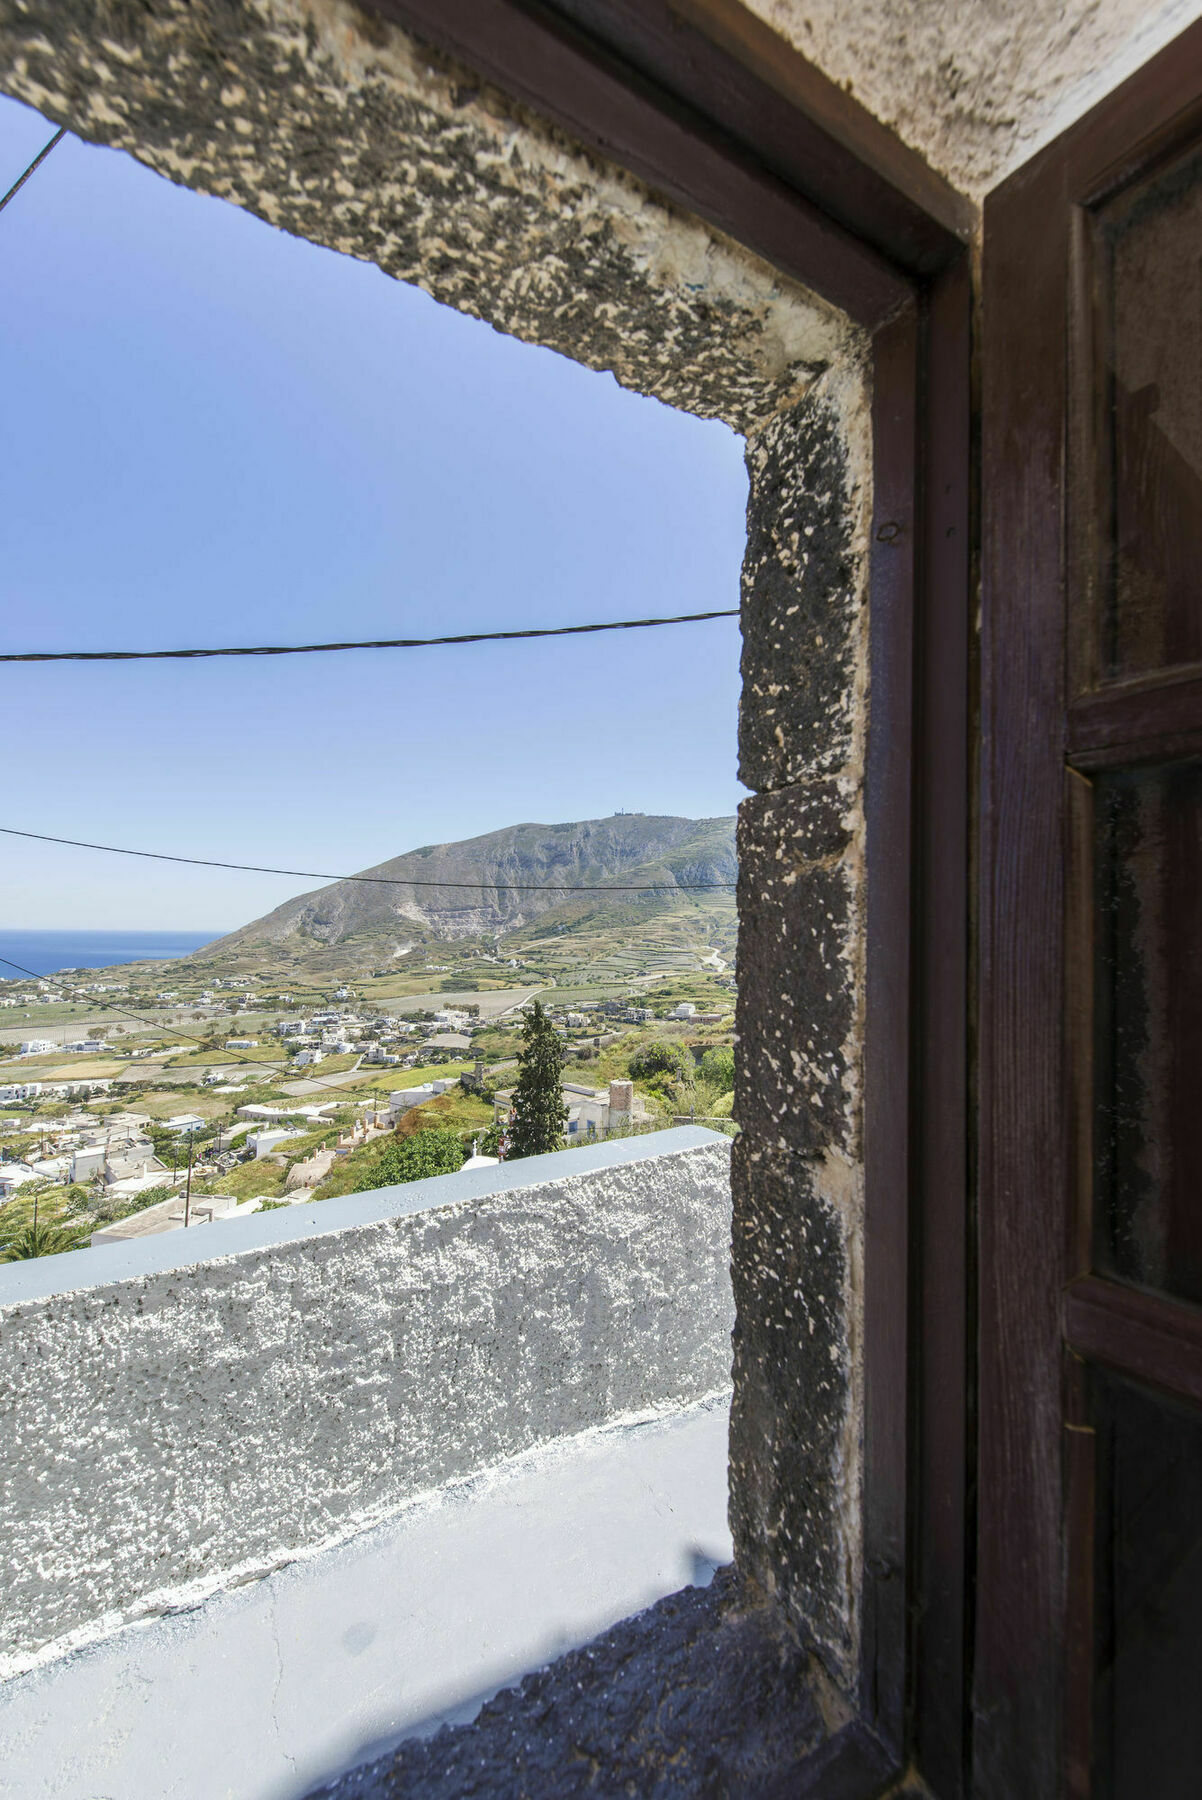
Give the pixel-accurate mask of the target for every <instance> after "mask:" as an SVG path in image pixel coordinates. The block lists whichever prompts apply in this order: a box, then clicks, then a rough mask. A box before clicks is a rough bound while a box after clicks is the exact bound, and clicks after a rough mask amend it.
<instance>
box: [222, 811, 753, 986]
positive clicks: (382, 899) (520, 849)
mask: <svg viewBox="0 0 1202 1800" xmlns="http://www.w3.org/2000/svg"><path fill="white" fill-rule="evenodd" d="M734 825H735V822H734V820H733V819H679V818H664V817H658V816H656V815H647V814H645V813H630V814H616V815H615V816H614V817H613V818H609V819H586V820H583V821H582V822H580V823H577V824H561V825H512V826H509V827H507V828H506V829H505V830H503V831H490V832H488V833H487V834H486V835H485V836H483V837H478V838H469V839H467V840H466V841H464V842H462V843H454V844H427V845H425V846H424V847H423V848H422V849H420V850H410V851H408V852H407V853H406V854H405V855H403V856H394V857H392V858H390V860H389V861H388V862H383V863H377V864H376V865H375V866H374V867H373V868H370V869H364V870H363V871H362V873H361V874H360V875H358V876H357V877H356V878H355V879H354V880H353V881H336V882H332V883H331V885H330V886H329V887H324V888H319V889H317V890H316V892H314V893H311V894H301V895H298V897H297V898H296V899H295V900H286V901H285V902H284V904H283V906H277V907H276V909H275V911H274V912H271V913H268V914H267V915H266V917H264V918H262V919H255V920H254V921H253V922H252V923H251V924H249V925H243V926H242V927H241V929H240V930H238V931H235V932H231V933H230V935H229V936H228V937H224V938H219V939H218V940H217V942H216V943H215V944H206V945H205V946H204V947H203V948H202V949H201V950H198V951H196V952H195V955H196V956H198V957H202V958H204V959H205V960H208V959H210V958H212V957H214V956H217V957H220V956H221V955H222V954H223V953H225V952H227V951H232V950H236V949H241V948H243V947H245V946H248V945H253V944H260V943H270V944H279V943H285V942H287V941H288V940H289V939H291V938H294V937H298V936H300V937H305V938H310V939H315V940H316V941H317V942H319V943H322V944H340V943H343V942H345V940H346V939H348V938H351V937H355V936H357V935H359V934H360V933H363V932H372V933H376V934H378V933H380V932H383V933H385V934H387V933H388V932H391V933H393V934H394V941H395V942H396V943H404V942H406V941H408V940H409V939H410V938H411V937H412V933H413V930H414V928H416V929H417V930H418V931H420V932H422V933H428V934H429V935H430V936H431V937H434V938H442V939H450V938H463V937H475V936H476V935H478V934H480V933H488V932H494V931H512V930H514V929H515V928H516V927H518V926H521V925H525V924H528V923H529V922H530V921H531V920H532V919H538V918H541V917H543V915H544V914H547V913H550V912H552V911H554V910H555V909H556V908H558V907H560V906H561V905H562V904H563V903H564V901H565V900H568V899H569V898H570V896H569V895H568V893H567V891H566V890H567V889H568V888H569V887H572V886H577V887H578V886H582V885H588V886H598V885H599V886H606V885H610V886H614V885H616V884H625V885H634V886H646V887H661V888H665V889H671V888H672V887H674V886H675V885H676V884H677V883H692V882H701V883H704V882H728V883H733V881H734V878H735V836H734ZM377 878H378V883H379V885H376V882H377ZM415 881H416V882H418V883H420V884H421V885H419V886H413V885H411V883H413V882H415ZM440 882H445V883H446V884H447V885H446V886H445V887H441V886H438V885H437V884H438V883H440ZM557 883H559V884H562V885H560V886H557V885H556V884H557ZM731 892H732V895H733V888H732V889H731ZM604 897H605V896H604V895H601V896H599V898H600V899H604ZM614 898H615V899H623V898H625V896H623V895H621V894H619V893H615V895H614ZM655 898H656V899H659V900H661V901H667V902H670V900H671V894H670V893H668V894H666V895H663V896H655ZM382 953H383V954H384V955H391V953H392V945H391V944H389V945H388V946H386V947H385V948H384V950H383V952H382Z"/></svg>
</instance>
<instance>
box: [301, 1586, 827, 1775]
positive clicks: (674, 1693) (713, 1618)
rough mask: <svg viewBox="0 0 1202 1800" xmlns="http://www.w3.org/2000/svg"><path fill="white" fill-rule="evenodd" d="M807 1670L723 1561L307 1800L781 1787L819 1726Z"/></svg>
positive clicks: (816, 1738)
mask: <svg viewBox="0 0 1202 1800" xmlns="http://www.w3.org/2000/svg"><path fill="white" fill-rule="evenodd" d="M809 1675H810V1669H809V1666H808V1659H807V1658H806V1656H805V1654H804V1652H803V1651H802V1650H801V1649H800V1647H799V1646H798V1644H797V1642H796V1640H795V1639H794V1638H792V1637H790V1635H789V1634H788V1633H787V1632H786V1631H785V1630H783V1629H782V1626H781V1623H780V1619H779V1615H777V1614H775V1613H773V1612H772V1611H770V1610H769V1609H767V1608H764V1607H755V1606H751V1607H748V1606H747V1604H746V1601H745V1599H744V1598H743V1597H742V1596H741V1595H740V1591H739V1587H738V1583H737V1581H736V1579H735V1577H734V1575H733V1572H732V1571H730V1570H722V1571H720V1572H719V1573H718V1575H717V1576H716V1577H715V1578H714V1581H713V1583H712V1585H711V1586H710V1587H708V1588H685V1589H684V1590H683V1592H681V1593H679V1594H672V1595H670V1596H669V1597H668V1598H667V1599H666V1600H661V1601H660V1602H659V1604H658V1605H657V1606H653V1607H651V1608H649V1609H648V1611H647V1612H645V1613H641V1614H640V1615H639V1616H638V1617H637V1618H634V1619H627V1620H624V1621H623V1623H622V1624H621V1625H616V1626H615V1627H614V1629H613V1630H612V1631H607V1632H605V1633H604V1635H603V1636H601V1637H599V1638H596V1639H594V1641H593V1642H592V1643H591V1644H589V1645H587V1646H586V1647H585V1648H584V1649H583V1650H573V1651H571V1652H570V1653H569V1654H568V1655H567V1656H564V1657H561V1658H560V1659H559V1661H558V1662H556V1663H554V1664H552V1666H551V1667H550V1668H547V1669H541V1670H540V1671H539V1672H538V1673H537V1674H535V1675H528V1676H527V1677H526V1679H525V1681H523V1682H522V1684H521V1686H520V1687H519V1688H517V1689H510V1690H508V1691H507V1692H505V1693H503V1694H498V1695H497V1697H496V1699H495V1700H490V1701H488V1702H487V1704H486V1705H485V1706H484V1708H483V1710H482V1711H481V1713H480V1715H479V1717H478V1718H477V1719H476V1720H475V1721H474V1722H473V1723H472V1724H471V1725H465V1726H459V1727H454V1728H452V1727H444V1728H443V1729H442V1730H441V1731H440V1732H439V1733H438V1734H437V1735H436V1736H435V1737H433V1738H428V1739H424V1740H420V1741H417V1742H414V1743H410V1744H407V1745H405V1746H403V1747H402V1749H401V1750H400V1751H399V1752H397V1753H396V1754H395V1755H392V1756H387V1757H384V1758H382V1759H381V1760H380V1761H379V1762H375V1763H369V1764H366V1765H365V1766H364V1767H363V1768H361V1769H357V1770H355V1771H354V1772H353V1773H352V1774H350V1775H346V1776H344V1777H343V1778H342V1780H341V1781H336V1782H333V1783H332V1784H330V1785H329V1786H327V1787H323V1788H321V1789H320V1790H319V1791H318V1793H316V1794H314V1795H312V1796H310V1800H471V1797H478V1800H485V1796H487V1800H573V1797H574V1796H577V1795H579V1796H584V1795H594V1796H595V1795H598V1794H624V1795H631V1796H636V1795H648V1796H650V1795H655V1796H656V1800H670V1797H671V1796H677V1795H679V1796H682V1797H683V1796H685V1795H698V1794H708V1795H713V1796H715V1800H716V1797H717V1796H718V1795H722V1796H726V1797H728V1800H735V1797H738V1796H747V1797H748V1800H750V1796H752V1795H757V1796H764V1795H767V1794H781V1795H784V1794H786V1793H788V1792H790V1791H792V1790H791V1787H790V1785H789V1782H790V1775H791V1774H793V1775H794V1776H795V1772H796V1770H797V1768H798V1766H799V1765H800V1764H801V1763H802V1761H803V1760H804V1759H805V1758H806V1757H807V1756H808V1755H809V1753H811V1752H812V1751H813V1749H814V1748H815V1746H816V1745H817V1744H818V1743H819V1742H820V1741H821V1739H822V1738H823V1736H824V1728H825V1722H824V1720H823V1718H822V1715H821V1713H820V1711H819V1709H818V1707H817V1705H816V1704H815V1702H814V1700H813V1699H812V1698H811V1697H810V1695H809V1693H808V1692H807V1678H808V1676H809ZM782 1691H783V1692H787V1693H790V1694H792V1695H794V1696H795V1700H796V1703H795V1705H793V1706H790V1707H782V1705H781V1703H780V1696H781V1693H782Z"/></svg>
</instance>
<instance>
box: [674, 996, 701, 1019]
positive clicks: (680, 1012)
mask: <svg viewBox="0 0 1202 1800" xmlns="http://www.w3.org/2000/svg"><path fill="white" fill-rule="evenodd" d="M696 1011H697V1008H696V1007H695V1006H694V1005H693V1002H692V1001H691V1000H682V1001H681V1003H680V1005H679V1006H674V1007H673V1008H672V1017H673V1018H674V1019H691V1018H692V1016H693V1014H694V1013H695V1012H696Z"/></svg>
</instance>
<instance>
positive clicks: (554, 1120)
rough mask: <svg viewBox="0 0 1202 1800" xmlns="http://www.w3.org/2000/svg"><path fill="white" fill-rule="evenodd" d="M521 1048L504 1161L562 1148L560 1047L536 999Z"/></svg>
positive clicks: (563, 1111)
mask: <svg viewBox="0 0 1202 1800" xmlns="http://www.w3.org/2000/svg"><path fill="white" fill-rule="evenodd" d="M525 1036H526V1041H525V1047H524V1049H522V1050H521V1051H520V1052H519V1054H518V1066H519V1071H520V1072H519V1074H518V1079H517V1085H516V1087H515V1088H514V1090H513V1114H512V1118H511V1120H510V1124H509V1130H508V1138H509V1148H508V1150H507V1152H506V1161H514V1160H515V1159H516V1158H518V1157H522V1156H545V1155H547V1154H548V1152H550V1151H552V1150H560V1149H562V1148H563V1126H564V1120H565V1119H566V1118H567V1116H568V1109H567V1107H566V1106H565V1105H564V1104H563V1094H562V1092H561V1088H560V1084H561V1082H562V1080H563V1049H562V1046H561V1045H560V1042H559V1039H558V1037H557V1036H556V1034H555V1029H554V1027H553V1026H552V1024H551V1021H550V1020H549V1019H548V1017H547V1015H546V1013H545V1012H544V1011H543V1008H542V1005H541V1003H540V1002H539V1001H537V1000H536V1001H535V1002H534V1005H533V1006H532V1007H531V1009H530V1013H529V1015H528V1021H527V1025H526V1034H525Z"/></svg>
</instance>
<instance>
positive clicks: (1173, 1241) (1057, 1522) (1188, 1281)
mask: <svg viewBox="0 0 1202 1800" xmlns="http://www.w3.org/2000/svg"><path fill="white" fill-rule="evenodd" d="M983 266H984V317H985V322H986V329H985V340H984V359H983V416H984V425H983V456H982V476H983V481H982V510H983V521H984V528H983V539H982V549H983V605H982V685H981V692H982V742H983V769H982V848H981V870H982V897H981V899H982V903H981V946H982V962H981V990H980V991H981V1008H980V1021H981V1056H980V1091H981V1157H980V1171H981V1190H980V1191H981V1220H980V1245H981V1289H980V1295H981V1299H980V1319H981V1357H980V1460H979V1483H980V1485H979V1496H980V1498H979V1519H978V1523H979V1534H978V1541H979V1545H980V1561H979V1568H978V1577H979V1587H978V1612H977V1619H978V1625H977V1640H976V1672H975V1681H974V1703H975V1719H976V1730H975V1754H974V1781H975V1787H976V1792H977V1793H978V1794H979V1795H980V1796H982V1797H983V1800H993V1797H994V1796H997V1800H1002V1796H1010V1795H1013V1794H1017V1793H1022V1794H1023V1795H1024V1796H1030V1797H1031V1800H1053V1797H1055V1796H1060V1795H1062V1794H1065V1793H1068V1794H1071V1795H1072V1796H1073V1800H1144V1796H1146V1795H1149V1794H1155V1795H1156V1796H1157V1800H1178V1796H1181V1800H1184V1796H1185V1795H1187V1794H1189V1795H1193V1794H1195V1793H1198V1792H1202V1774H1200V1770H1202V1706H1199V1705H1198V1704H1197V1697H1196V1696H1197V1695H1198V1692H1199V1690H1202V27H1199V26H1195V27H1193V28H1191V30H1190V31H1188V32H1187V33H1185V34H1184V35H1183V36H1182V38H1180V39H1179V40H1178V42H1177V44H1175V45H1173V46H1172V47H1171V48H1170V49H1169V50H1168V51H1166V52H1165V53H1163V55H1161V56H1160V57H1158V58H1156V59H1155V60H1154V61H1153V62H1152V63H1151V64H1149V65H1148V66H1147V68H1145V69H1144V70H1142V71H1140V72H1139V74H1137V75H1136V76H1134V77H1133V78H1132V79H1131V81H1129V82H1128V83H1126V84H1125V85H1124V87H1123V88H1121V89H1120V90H1119V91H1118V92H1117V93H1116V94H1114V95H1112V96H1111V97H1110V98H1109V99H1107V100H1106V101H1104V102H1103V103H1102V104H1101V105H1100V106H1099V107H1098V108H1096V109H1095V111H1094V112H1093V113H1092V114H1091V115H1089V116H1088V117H1087V118H1086V119H1085V120H1083V121H1081V122H1080V124H1079V125H1077V126H1075V127H1073V129H1072V130H1071V131H1070V132H1069V133H1067V134H1066V135H1065V137H1064V138H1062V139H1061V140H1059V142H1058V143H1056V144H1054V145H1052V146H1051V147H1049V149H1048V150H1046V151H1044V152H1042V153H1041V154H1040V156H1038V157H1037V158H1035V159H1033V161H1032V162H1031V163H1030V164H1029V165H1027V167H1026V168H1025V169H1022V170H1020V171H1019V172H1018V173H1017V174H1016V175H1015V176H1014V177H1012V178H1011V179H1010V180H1009V181H1008V182H1006V183H1005V184H1004V185H1003V187H1002V188H1001V189H999V190H998V191H997V193H996V194H994V195H991V196H990V198H989V200H988V201H987V203H986V209H985V248H984V264H983ZM1183 1671H1188V1673H1183ZM1191 1682H1192V1684H1193V1685H1192V1688H1191V1686H1190V1683H1191Z"/></svg>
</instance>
